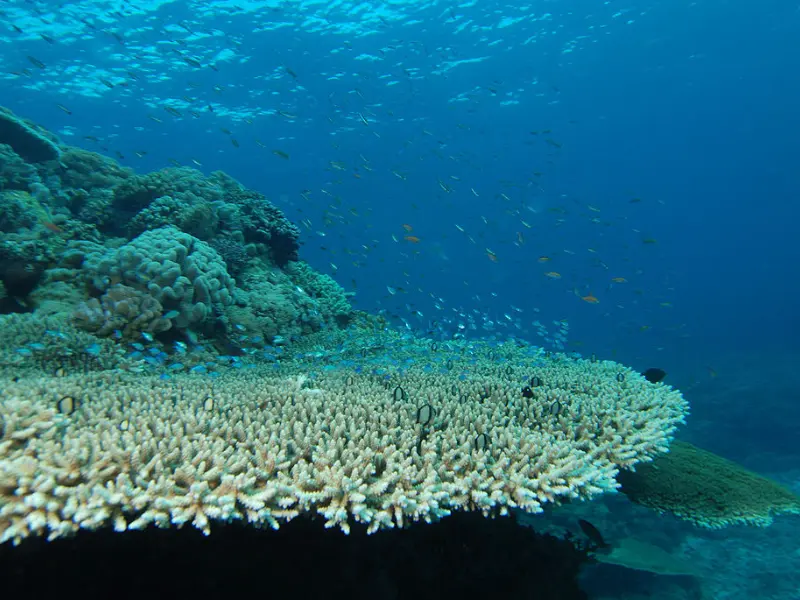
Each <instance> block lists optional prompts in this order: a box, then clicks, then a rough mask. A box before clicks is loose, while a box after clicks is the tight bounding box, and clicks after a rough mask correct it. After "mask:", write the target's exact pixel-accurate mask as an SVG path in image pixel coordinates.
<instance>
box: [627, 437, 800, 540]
mask: <svg viewBox="0 0 800 600" xmlns="http://www.w3.org/2000/svg"><path fill="white" fill-rule="evenodd" d="M618 480H619V482H620V484H621V486H622V487H621V491H622V492H623V493H624V494H625V495H626V496H628V498H630V499H631V500H632V501H633V502H636V503H637V504H641V505H643V506H647V507H649V508H653V509H655V510H658V511H661V512H669V513H672V514H674V515H676V516H677V517H680V518H681V519H684V520H686V521H690V522H691V523H694V524H695V525H698V526H700V527H706V528H710V529H719V528H722V527H727V526H729V525H734V524H748V525H757V526H761V527H763V526H766V525H769V524H771V523H772V520H773V517H774V516H775V515H779V514H783V513H795V514H800V497H799V496H797V495H796V494H794V493H792V492H791V491H789V490H787V489H786V488H784V487H783V486H781V485H779V484H778V483H775V482H774V481H771V480H769V479H767V478H765V477H762V476H761V475H758V474H756V473H753V472H752V471H748V470H747V469H745V468H743V467H741V466H739V465H737V464H736V463H734V462H731V461H729V460H726V459H724V458H722V457H721V456H717V455H716V454H712V453H711V452H707V451H705V450H703V449H701V448H698V447H697V446H694V445H692V444H689V443H688V442H682V441H677V440H676V441H675V442H673V444H672V446H671V448H670V452H669V453H668V454H665V455H663V456H660V457H658V458H656V459H655V460H654V461H653V462H652V463H651V464H647V465H641V466H639V467H637V468H636V470H635V471H621V472H620V474H619V476H618Z"/></svg>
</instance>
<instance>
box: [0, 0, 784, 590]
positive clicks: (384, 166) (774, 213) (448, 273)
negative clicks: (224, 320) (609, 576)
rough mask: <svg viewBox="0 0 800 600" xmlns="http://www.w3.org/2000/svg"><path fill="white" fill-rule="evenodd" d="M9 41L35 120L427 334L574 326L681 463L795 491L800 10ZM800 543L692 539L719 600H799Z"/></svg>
mask: <svg viewBox="0 0 800 600" xmlns="http://www.w3.org/2000/svg"><path fill="white" fill-rule="evenodd" d="M0 15H2V25H1V26H0V41H2V44H3V52H2V54H1V55H0V104H2V105H5V106H7V107H9V108H10V109H12V110H13V111H15V112H16V113H17V114H19V115H20V116H22V117H24V118H27V119H30V120H32V121H34V122H37V123H39V124H41V125H43V126H44V127H46V128H48V129H50V130H52V131H54V132H56V133H58V135H60V136H61V138H62V140H63V141H65V142H66V143H70V144H73V145H78V146H81V147H84V148H87V149H90V150H96V151H100V152H103V153H104V154H107V155H109V156H112V157H115V158H119V159H120V161H121V162H122V163H123V164H125V165H128V166H131V167H133V168H135V169H136V170H137V171H140V172H143V171H149V170H155V169H158V168H162V167H165V166H169V165H170V164H181V165H187V166H193V167H195V168H198V169H200V170H202V171H204V172H211V171H215V170H222V171H225V172H227V173H228V174H230V175H231V176H233V177H234V178H236V179H238V180H239V181H241V182H242V183H243V184H244V185H246V186H248V187H251V188H253V189H256V190H258V191H260V192H262V193H264V194H265V195H267V196H268V197H269V198H270V200H272V201H273V202H274V203H275V204H276V205H277V206H278V207H280V208H281V209H282V210H284V211H285V212H286V214H287V216H288V217H289V218H290V219H291V220H292V221H293V222H295V223H297V224H298V225H300V226H301V229H302V231H303V241H304V246H303V248H302V250H301V255H300V256H301V258H302V259H304V260H306V261H307V262H309V263H310V264H311V265H312V266H313V267H315V268H316V269H318V270H320V271H323V272H326V273H328V274H330V275H332V276H333V277H334V278H335V279H336V280H337V281H338V282H339V283H340V284H341V285H342V286H343V287H345V289H347V290H348V291H353V292H356V296H355V298H354V304H355V306H356V307H357V308H359V309H363V310H367V311H370V312H377V311H384V312H385V313H386V314H387V315H389V316H390V318H392V319H393V320H394V321H395V322H397V323H401V324H402V323H406V324H407V326H408V327H409V328H410V329H412V330H414V331H420V332H421V333H426V334H430V335H434V336H440V337H442V338H446V337H447V336H451V335H453V334H454V333H456V332H458V331H462V332H463V333H465V335H467V337H482V336H496V337H497V338H498V339H505V338H507V337H508V336H510V335H514V336H517V337H521V338H525V339H529V340H536V339H537V338H538V337H542V338H547V339H548V340H549V341H548V342H546V343H553V339H554V338H553V335H554V334H555V333H556V332H558V331H564V327H563V326H562V325H561V324H556V323H554V321H566V322H567V323H568V334H567V335H566V338H567V339H566V346H565V347H566V349H567V350H569V351H576V352H580V353H582V354H584V355H589V354H592V353H594V354H596V355H597V356H598V357H601V358H608V359H613V360H617V361H620V362H622V363H625V364H629V365H631V366H633V367H634V368H638V369H640V370H644V369H646V368H648V367H660V368H663V369H664V370H666V371H667V373H668V378H667V381H668V382H669V383H670V384H672V385H674V386H676V387H678V388H680V389H681V390H684V392H685V394H686V396H687V398H688V399H689V401H690V403H691V405H692V416H691V417H690V419H689V423H688V426H687V427H686V428H685V429H684V430H683V434H682V437H683V438H685V439H688V440H690V441H692V442H694V443H697V444H699V445H702V446H703V447H704V448H707V449H709V450H712V451H714V452H718V453H720V454H722V455H724V456H726V457H728V458H731V459H733V460H736V461H738V462H740V463H742V464H744V465H745V466H747V467H749V468H751V469H753V470H756V471H759V472H760V473H763V474H766V475H769V476H771V477H773V478H775V479H777V480H778V481H780V482H782V483H784V484H785V485H787V486H789V487H791V488H792V489H794V490H795V491H800V444H798V441H797V440H798V439H800V350H798V338H800V319H799V318H798V308H797V307H798V298H800V267H799V266H798V265H800V243H799V242H800V110H798V107H800V77H798V73H800V43H798V40H800V4H798V2H797V1H796V0H761V1H759V2H746V1H743V0H738V1H727V0H702V1H698V2H689V1H686V0H673V1H640V0H628V1H608V2H597V1H590V0H563V1H532V2H529V3H521V2H494V1H483V0H481V1H480V2H462V3H459V2H418V3H417V2H391V3H385V4H384V3H353V2H283V3H278V2H247V1H239V2H213V3H204V2H196V3H195V2H185V1H181V2H144V1H132V2H78V3H69V2H21V1H5V2H2V3H0ZM37 63H39V64H37ZM40 65H41V66H40ZM59 105H60V106H59ZM166 108H170V109H171V111H168V110H165V109H166ZM234 142H235V143H234ZM120 157H122V158H120ZM287 157H288V158H287ZM404 226H407V227H404ZM546 273H550V274H551V276H547V275H545V274H546ZM552 273H558V274H559V275H560V277H559V278H554V277H553V276H552ZM614 278H623V279H624V280H625V281H624V282H623V281H620V282H614V281H612V279H614ZM592 297H594V298H596V299H597V300H598V301H599V302H597V303H592V302H589V301H586V300H587V298H588V299H591V298H592ZM537 321H538V322H540V323H541V325H539V326H537V325H536V324H535V322H537ZM459 325H462V326H463V329H462V330H459ZM540 333H541V334H542V335H541V336H540V335H539V334H540ZM556 343H557V340H556ZM798 521H799V519H798V518H797V517H793V518H791V517H785V518H781V519H779V520H778V522H777V523H776V524H775V525H774V526H773V527H772V528H771V529H769V530H764V531H759V530H749V529H744V528H732V529H730V530H726V531H724V532H719V533H703V532H697V531H694V532H693V533H691V534H687V533H685V530H684V529H681V532H683V533H681V535H691V536H694V537H692V538H691V539H690V543H691V544H693V546H692V547H693V548H695V549H697V548H700V551H699V552H700V553H701V554H702V556H704V557H706V559H707V562H708V566H709V570H712V569H713V570H714V571H715V574H709V583H708V585H709V586H711V589H713V590H715V591H714V592H713V594H712V596H710V597H714V598H755V597H757V598H782V599H783V598H786V599H791V598H795V599H796V598H800V576H798V574H797V573H798V572H800V550H798V545H797V539H798V534H800V523H799V522H798ZM660 522H661V523H663V522H664V521H663V520H662V521H660ZM666 523H667V525H665V527H669V526H672V525H674V522H672V521H666ZM675 527H676V528H677V526H676V525H675ZM676 535H678V534H676ZM704 560H705V559H704ZM664 593H666V592H664ZM670 593H672V592H670ZM675 594H678V592H675ZM597 597H609V598H610V597H619V598H622V597H628V596H625V595H624V592H623V593H619V594H618V595H615V596H597ZM630 597H633V596H630ZM652 597H656V596H652ZM658 597H662V596H658ZM663 597H665V598H666V597H676V598H677V597H690V596H680V595H674V596H666V595H665V596H663ZM691 597H694V596H691Z"/></svg>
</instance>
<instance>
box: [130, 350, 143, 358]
mask: <svg viewBox="0 0 800 600" xmlns="http://www.w3.org/2000/svg"><path fill="white" fill-rule="evenodd" d="M142 356H144V355H143V354H142V353H141V352H139V351H138V350H136V351H135V352H131V353H130V354H128V358H136V359H139V358H142Z"/></svg>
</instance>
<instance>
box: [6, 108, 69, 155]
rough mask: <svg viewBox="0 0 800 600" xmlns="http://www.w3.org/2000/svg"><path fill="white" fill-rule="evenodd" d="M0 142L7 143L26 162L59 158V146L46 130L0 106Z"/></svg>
mask: <svg viewBox="0 0 800 600" xmlns="http://www.w3.org/2000/svg"><path fill="white" fill-rule="evenodd" d="M0 144H8V145H9V146H11V148H13V149H14V152H16V153H17V154H18V155H19V156H20V157H22V158H23V159H25V160H26V161H27V162H32V163H38V162H44V161H48V160H58V159H59V158H61V150H60V149H59V147H58V146H57V145H56V144H55V143H54V142H53V141H52V140H51V139H49V138H48V137H47V135H46V132H45V131H44V130H43V129H41V128H39V127H37V126H36V125H33V124H31V123H29V122H27V121H24V120H22V119H20V118H19V117H17V116H16V115H14V114H13V113H12V112H11V111H9V110H7V109H5V108H3V107H0Z"/></svg>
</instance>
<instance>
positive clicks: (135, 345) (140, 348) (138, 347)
mask: <svg viewBox="0 0 800 600" xmlns="http://www.w3.org/2000/svg"><path fill="white" fill-rule="evenodd" d="M131 347H133V348H135V349H136V350H138V351H139V352H144V345H143V344H140V343H139V342H133V343H132V344H131Z"/></svg>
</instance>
